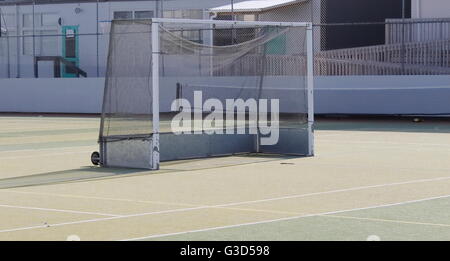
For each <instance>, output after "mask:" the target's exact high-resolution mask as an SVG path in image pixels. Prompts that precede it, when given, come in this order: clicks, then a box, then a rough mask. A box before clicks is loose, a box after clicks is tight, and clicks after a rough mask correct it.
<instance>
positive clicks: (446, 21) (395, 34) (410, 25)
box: [386, 18, 450, 44]
mask: <svg viewBox="0 0 450 261" xmlns="http://www.w3.org/2000/svg"><path fill="white" fill-rule="evenodd" d="M446 39H450V18H421V19H405V20H402V19H387V20H386V44H396V43H409V42H425V41H435V40H446Z"/></svg>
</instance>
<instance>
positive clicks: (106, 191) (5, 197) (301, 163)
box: [0, 115, 450, 240]
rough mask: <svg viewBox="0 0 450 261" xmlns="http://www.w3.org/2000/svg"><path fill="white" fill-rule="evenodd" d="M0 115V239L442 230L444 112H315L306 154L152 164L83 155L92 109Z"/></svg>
mask: <svg viewBox="0 0 450 261" xmlns="http://www.w3.org/2000/svg"><path fill="white" fill-rule="evenodd" d="M0 126H1V129H0V240H66V239H67V238H80V239H81V240H367V239H368V238H369V239H371V240H373V239H375V240H378V239H379V240H450V160H449V159H450V123H449V121H444V120H430V119H427V120H425V121H424V122H419V123H414V122H412V121H411V120H410V119H393V118H391V119H362V118H361V119H354V118H333V119H330V118H328V119H323V118H319V119H318V121H317V124H316V131H315V139H316V153H315V154H316V156H315V157H309V158H296V157H280V156H273V155H239V156H230V157H219V158H210V159H197V160H186V161H177V162H167V163H163V164H162V167H161V170H159V171H147V170H136V169H117V168H115V169H107V168H99V167H94V166H92V165H91V163H90V154H91V152H92V151H94V150H98V146H97V143H96V141H97V138H98V129H99V119H98V118H96V117H62V116H60V117H56V116H53V117H50V116H44V117H37V116H18V115H10V116H6V115H3V116H0ZM74 236H75V237H74Z"/></svg>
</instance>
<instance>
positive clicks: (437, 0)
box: [412, 0, 450, 18]
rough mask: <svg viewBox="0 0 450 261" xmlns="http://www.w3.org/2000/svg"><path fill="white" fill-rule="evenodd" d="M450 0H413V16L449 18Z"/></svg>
mask: <svg viewBox="0 0 450 261" xmlns="http://www.w3.org/2000/svg"><path fill="white" fill-rule="evenodd" d="M449 17H450V1H449V0H412V18H449Z"/></svg>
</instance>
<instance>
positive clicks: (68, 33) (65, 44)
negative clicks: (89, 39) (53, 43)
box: [61, 25, 80, 78]
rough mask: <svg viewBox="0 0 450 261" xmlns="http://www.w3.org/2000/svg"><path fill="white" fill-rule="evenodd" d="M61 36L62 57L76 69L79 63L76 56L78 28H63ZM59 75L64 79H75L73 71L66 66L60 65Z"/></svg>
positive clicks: (68, 26)
mask: <svg viewBox="0 0 450 261" xmlns="http://www.w3.org/2000/svg"><path fill="white" fill-rule="evenodd" d="M62 35H63V39H62V57H63V58H64V59H66V60H68V61H69V62H71V63H73V64H74V65H75V66H77V67H78V66H79V63H80V59H79V56H78V26H74V25H67V26H63V27H62ZM61 74H62V77H64V78H71V77H77V75H76V73H75V71H74V70H73V69H71V68H70V67H67V66H66V65H62V69H61Z"/></svg>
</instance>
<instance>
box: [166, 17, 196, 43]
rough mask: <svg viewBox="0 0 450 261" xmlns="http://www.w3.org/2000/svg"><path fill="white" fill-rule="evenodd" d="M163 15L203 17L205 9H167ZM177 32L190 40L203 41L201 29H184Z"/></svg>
mask: <svg viewBox="0 0 450 261" xmlns="http://www.w3.org/2000/svg"><path fill="white" fill-rule="evenodd" d="M163 15H164V18H184V19H203V10H198V9H193V10H165V11H164V13H163ZM176 33H177V34H178V35H179V36H180V37H183V38H185V39H188V40H190V41H193V42H198V43H202V36H201V35H202V34H201V31H200V30H184V31H180V32H176Z"/></svg>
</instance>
